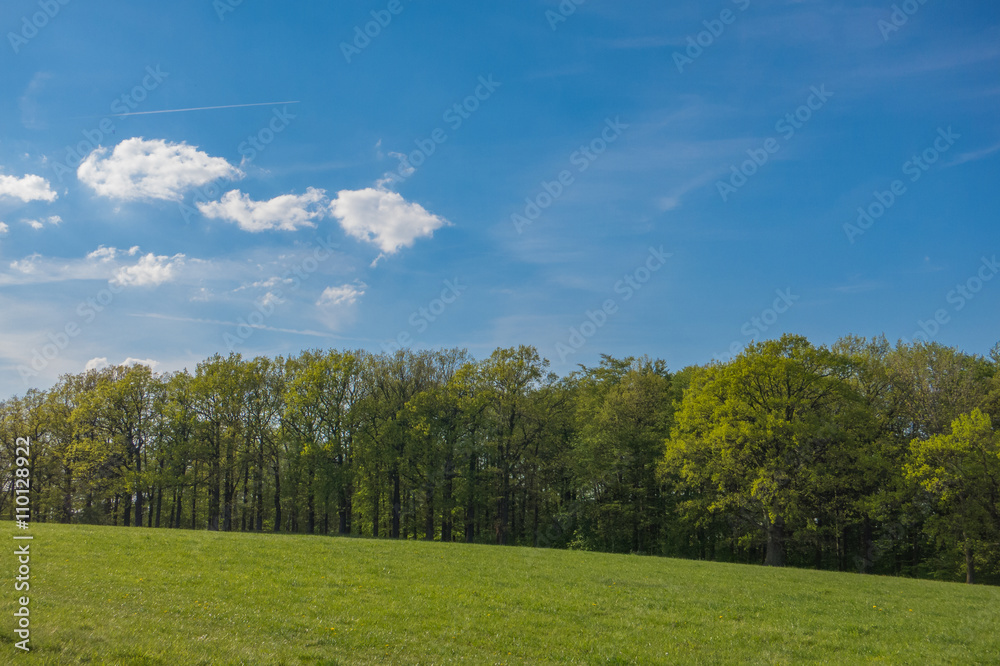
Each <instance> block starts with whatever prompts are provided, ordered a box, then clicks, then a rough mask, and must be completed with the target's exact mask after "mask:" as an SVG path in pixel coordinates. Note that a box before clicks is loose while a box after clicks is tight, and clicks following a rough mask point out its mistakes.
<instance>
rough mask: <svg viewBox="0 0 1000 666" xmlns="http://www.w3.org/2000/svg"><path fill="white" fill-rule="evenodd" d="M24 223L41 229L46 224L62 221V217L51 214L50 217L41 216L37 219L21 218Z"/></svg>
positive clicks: (55, 223)
mask: <svg viewBox="0 0 1000 666" xmlns="http://www.w3.org/2000/svg"><path fill="white" fill-rule="evenodd" d="M21 222H23V223H24V224H27V225H28V226H29V227H31V228H32V229H43V228H44V227H45V225H46V224H51V225H53V226H54V225H57V224H59V223H61V222H62V218H61V217H59V216H58V215H52V216H51V217H43V218H41V219H39V220H21Z"/></svg>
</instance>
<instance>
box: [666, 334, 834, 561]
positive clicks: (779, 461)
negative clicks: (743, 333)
mask: <svg viewBox="0 0 1000 666" xmlns="http://www.w3.org/2000/svg"><path fill="white" fill-rule="evenodd" d="M840 364H841V361H840V360H839V358H838V357H837V356H836V355H835V354H832V353H831V352H830V351H828V350H827V349H825V348H818V349H817V348H815V347H813V346H812V345H810V344H809V342H808V341H807V340H806V339H805V338H802V337H800V336H790V335H785V336H782V338H781V339H780V340H777V341H770V342H764V343H758V344H752V345H750V346H748V347H747V349H746V350H745V351H744V352H743V353H742V354H740V355H739V356H738V357H736V358H735V359H733V360H732V361H730V362H729V363H728V364H726V365H711V366H708V367H707V368H705V369H704V370H703V371H701V372H700V373H698V374H697V375H696V376H695V377H694V378H693V380H692V383H691V387H690V388H689V389H688V391H686V392H685V394H684V399H683V401H682V403H681V407H680V410H679V412H678V414H677V426H676V428H675V429H674V431H673V432H672V434H671V437H670V439H669V441H668V443H667V451H666V456H665V464H666V469H667V471H668V472H673V473H674V474H676V476H677V478H678V479H679V480H680V483H681V485H682V486H684V487H686V488H687V489H689V490H692V491H697V490H706V489H707V490H709V492H711V493H712V496H711V501H710V502H709V503H708V505H707V507H706V508H707V510H708V511H712V512H714V511H723V512H726V513H729V514H730V515H732V516H734V518H735V519H736V520H737V521H740V522H743V523H745V524H748V525H750V526H751V527H753V528H756V529H758V530H760V531H762V532H763V533H764V534H765V538H766V551H765V558H764V563H765V564H767V565H770V566H784V564H785V555H786V541H787V539H788V536H789V533H790V532H791V531H792V529H793V527H794V525H796V524H797V523H799V524H800V523H801V522H803V521H804V519H805V518H807V517H808V516H810V515H811V513H812V511H811V510H812V508H813V506H811V502H812V500H813V499H814V498H813V496H812V488H813V486H814V481H815V473H816V471H817V469H818V466H819V464H820V463H821V462H822V461H823V460H824V459H825V458H826V457H827V456H828V455H830V453H831V452H833V451H835V450H836V449H837V448H838V447H839V446H841V445H842V444H843V443H844V441H845V439H846V435H845V432H844V429H843V426H842V425H841V424H839V423H838V422H837V414H836V412H835V410H834V409H833V406H834V404H835V403H836V400H837V399H838V398H841V397H844V385H843V383H842V382H841V381H840V379H839V378H838V376H837V375H838V372H841V368H839V367H838V366H839V365H840Z"/></svg>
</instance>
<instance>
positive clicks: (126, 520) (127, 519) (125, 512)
mask: <svg viewBox="0 0 1000 666" xmlns="http://www.w3.org/2000/svg"><path fill="white" fill-rule="evenodd" d="M122 523H123V524H124V525H125V527H131V526H132V493H131V492H129V493H127V494H126V495H125V506H124V507H123V509H122Z"/></svg>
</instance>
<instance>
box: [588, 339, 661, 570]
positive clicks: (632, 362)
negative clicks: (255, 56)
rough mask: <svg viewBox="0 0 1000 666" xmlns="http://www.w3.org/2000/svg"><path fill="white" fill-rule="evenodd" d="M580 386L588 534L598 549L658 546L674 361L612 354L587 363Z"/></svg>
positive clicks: (646, 549)
mask: <svg viewBox="0 0 1000 666" xmlns="http://www.w3.org/2000/svg"><path fill="white" fill-rule="evenodd" d="M576 392H577V406H576V432H575V437H574V445H573V450H572V456H573V459H574V462H575V466H576V477H577V486H578V487H579V488H580V489H581V492H582V493H583V494H584V496H586V497H589V498H590V499H591V501H590V502H589V503H588V504H587V505H586V513H585V516H584V518H585V520H584V521H583V529H584V532H585V537H584V538H585V540H586V541H588V542H589V543H588V545H589V547H592V548H594V549H596V550H610V551H612V552H642V553H650V552H656V551H657V550H659V549H660V548H661V547H662V544H661V537H662V535H661V534H660V531H661V527H662V523H663V516H664V514H665V513H666V507H665V503H664V502H665V496H664V494H663V493H662V491H661V482H660V479H659V478H658V476H657V464H658V463H659V461H660V459H661V458H662V456H663V441H664V440H665V439H666V438H667V437H668V436H669V434H670V428H671V425H672V420H673V405H672V402H671V394H670V374H669V373H668V372H667V370H666V364H665V363H664V362H663V361H652V360H650V359H634V358H626V359H622V360H617V359H614V358H612V357H610V356H604V357H602V361H601V364H600V366H598V367H596V368H583V369H582V371H581V373H580V375H579V382H578V384H577V386H576Z"/></svg>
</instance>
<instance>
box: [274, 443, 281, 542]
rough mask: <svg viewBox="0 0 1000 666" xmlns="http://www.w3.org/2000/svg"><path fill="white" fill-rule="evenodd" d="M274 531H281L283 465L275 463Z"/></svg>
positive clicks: (276, 461)
mask: <svg viewBox="0 0 1000 666" xmlns="http://www.w3.org/2000/svg"><path fill="white" fill-rule="evenodd" d="M273 469H274V531H275V532H280V531H281V465H280V463H278V460H277V458H275V461H274V468H273Z"/></svg>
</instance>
